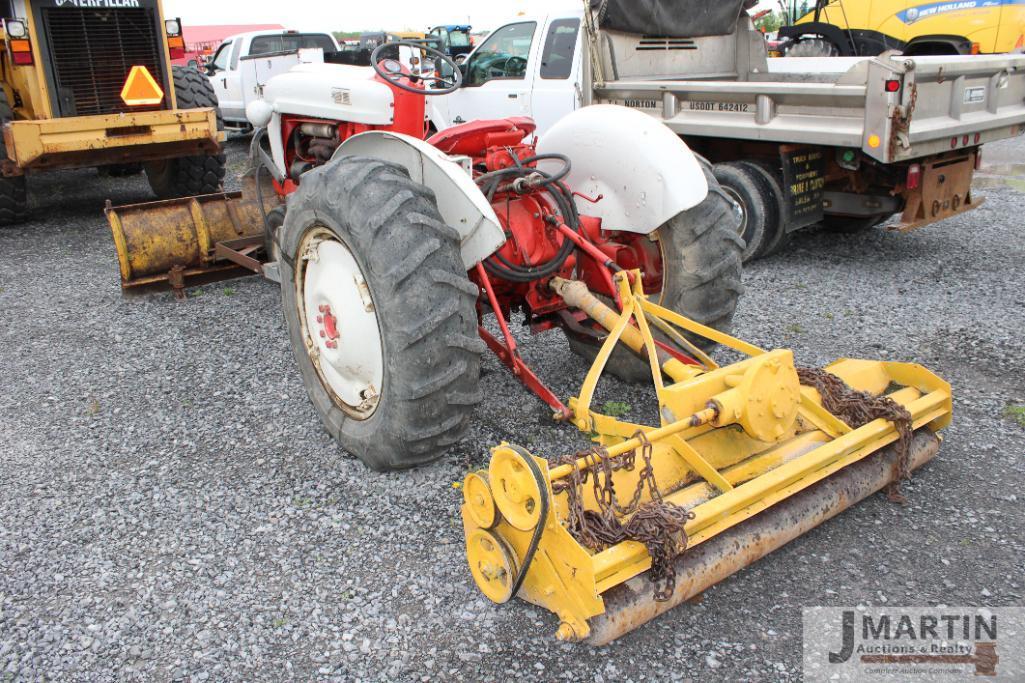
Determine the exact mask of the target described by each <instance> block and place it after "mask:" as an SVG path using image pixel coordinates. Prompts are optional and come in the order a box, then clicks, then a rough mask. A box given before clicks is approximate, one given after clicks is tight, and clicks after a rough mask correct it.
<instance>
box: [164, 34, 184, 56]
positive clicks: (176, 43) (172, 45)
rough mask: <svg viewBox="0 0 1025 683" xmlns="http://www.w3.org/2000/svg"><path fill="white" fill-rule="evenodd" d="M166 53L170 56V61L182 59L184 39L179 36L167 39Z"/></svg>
mask: <svg viewBox="0 0 1025 683" xmlns="http://www.w3.org/2000/svg"><path fill="white" fill-rule="evenodd" d="M167 51H168V52H169V53H170V54H171V59H182V58H183V57H185V39H184V38H182V37H181V36H174V37H171V38H168V39H167Z"/></svg>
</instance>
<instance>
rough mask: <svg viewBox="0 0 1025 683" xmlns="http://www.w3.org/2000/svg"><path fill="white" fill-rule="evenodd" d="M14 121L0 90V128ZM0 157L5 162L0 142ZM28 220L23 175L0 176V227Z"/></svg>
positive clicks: (12, 111)
mask: <svg viewBox="0 0 1025 683" xmlns="http://www.w3.org/2000/svg"><path fill="white" fill-rule="evenodd" d="M13 120H14V109H12V108H11V103H10V101H9V100H8V99H7V92H6V91H5V90H4V89H3V88H0V126H3V124H5V123H7V122H8V121H13ZM0 155H3V156H2V157H0V159H2V160H3V161H7V160H8V159H9V158H10V157H8V156H7V147H6V146H5V145H4V144H3V141H2V140H0ZM26 218H28V186H27V183H26V181H25V176H24V175H15V176H5V175H0V225H15V224H17V223H21V222H23V221H24V220H25V219H26Z"/></svg>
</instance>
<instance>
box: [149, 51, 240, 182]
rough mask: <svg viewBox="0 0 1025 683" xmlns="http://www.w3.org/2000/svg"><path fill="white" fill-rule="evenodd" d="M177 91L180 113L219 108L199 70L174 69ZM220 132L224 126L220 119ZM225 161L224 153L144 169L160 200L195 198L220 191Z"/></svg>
mask: <svg viewBox="0 0 1025 683" xmlns="http://www.w3.org/2000/svg"><path fill="white" fill-rule="evenodd" d="M172 71H173V74H174V90H175V96H176V98H175V99H176V103H177V106H178V108H179V109H205V108H207V107H213V108H214V109H216V108H217V94H216V93H215V92H214V89H213V86H212V85H210V81H209V80H208V79H207V78H206V76H204V75H203V74H201V73H200V72H199V71H198V70H197V69H194V68H191V67H180V66H176V67H174V68H173V70H172ZM217 129H218V130H224V122H223V121H221V118H220V116H218V117H217ZM225 163H226V159H225V156H224V154H223V153H222V152H218V153H216V154H203V155H198V156H191V157H177V158H174V159H162V160H160V161H154V162H150V163H148V164H146V165H145V169H146V177H147V178H148V179H149V184H150V187H151V188H153V192H154V193H155V194H156V195H157V196H158V197H160V198H161V199H174V198H177V197H192V196H195V195H201V194H213V193H215V192H220V191H221V183H222V182H223V180H224V173H225V169H224V167H225Z"/></svg>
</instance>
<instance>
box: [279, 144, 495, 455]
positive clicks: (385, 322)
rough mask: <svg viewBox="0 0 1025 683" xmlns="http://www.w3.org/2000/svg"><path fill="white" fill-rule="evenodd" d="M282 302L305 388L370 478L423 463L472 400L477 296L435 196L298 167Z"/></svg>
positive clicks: (377, 174)
mask: <svg viewBox="0 0 1025 683" xmlns="http://www.w3.org/2000/svg"><path fill="white" fill-rule="evenodd" d="M280 243H281V251H282V258H281V261H280V268H281V294H282V307H283V309H284V314H285V319H286V322H287V324H288V329H289V335H290V338H291V343H292V348H293V351H294V353H295V358H296V361H297V363H298V365H299V368H300V370H301V372H302V377H303V382H304V383H305V385H306V390H307V392H308V393H309V395H310V398H311V399H312V401H313V405H314V406H315V407H316V410H317V412H318V413H319V414H320V417H321V418H322V420H323V422H324V424H325V426H326V427H327V430H328V431H329V432H330V433H331V435H332V436H334V437H335V438H336V439H337V440H338V442H339V443H340V444H341V446H342V447H343V448H344V449H345V450H346V451H348V452H349V453H352V454H353V455H355V456H356V457H358V458H359V459H360V460H362V461H363V462H364V463H366V464H367V465H368V466H370V467H371V468H373V469H375V470H378V471H390V470H400V469H406V468H409V467H414V466H417V465H421V464H423V463H427V462H430V461H432V460H435V459H437V458H439V457H441V456H442V455H444V454H445V453H446V451H447V450H448V449H449V448H451V447H452V446H454V445H455V444H457V443H458V442H459V441H460V439H461V438H462V436H463V434H464V432H465V431H466V428H467V426H468V425H469V423H470V420H471V419H472V417H473V410H474V407H475V406H476V404H477V403H479V402H480V400H481V393H480V386H479V385H480V363H481V355H482V354H483V353H484V350H485V347H484V344H483V342H481V340H480V338H479V336H478V333H477V311H476V302H477V297H478V294H479V290H478V288H477V287H476V285H474V284H473V283H471V282H470V280H469V278H467V275H466V267H465V266H464V265H463V262H462V258H461V256H460V240H459V234H458V232H456V230H454V229H453V228H451V227H449V226H447V225H445V223H443V222H442V219H441V215H440V214H439V212H438V208H437V204H436V201H435V198H434V194H433V193H432V192H431V191H430V190H429V189H427V188H425V187H424V186H422V185H420V184H418V183H415V182H413V181H412V180H411V179H410V177H409V174H408V173H407V172H406V170H405V169H404V168H402V167H400V166H397V165H395V164H391V163H387V162H384V161H381V160H378V159H372V158H367V157H342V158H339V159H336V160H334V161H331V162H330V163H328V164H325V165H324V166H321V167H319V168H317V169H315V170H312V171H309V172H308V173H307V174H306V175H304V176H303V182H302V185H301V186H300V187H299V190H298V191H297V192H296V193H295V194H294V195H292V197H291V198H290V199H289V203H288V211H287V213H286V216H285V223H284V226H283V227H282V230H281V238H280Z"/></svg>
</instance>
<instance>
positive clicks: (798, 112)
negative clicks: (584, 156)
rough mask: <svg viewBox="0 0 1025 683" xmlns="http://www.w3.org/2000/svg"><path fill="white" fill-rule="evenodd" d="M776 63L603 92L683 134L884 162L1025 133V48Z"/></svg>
mask: <svg viewBox="0 0 1025 683" xmlns="http://www.w3.org/2000/svg"><path fill="white" fill-rule="evenodd" d="M768 64H769V68H768V70H767V72H766V71H764V70H762V71H761V72H760V73H757V72H755V73H749V74H746V75H745V78H744V79H741V78H740V77H738V74H737V73H735V72H732V73H725V72H724V73H718V74H716V73H705V74H700V77H698V78H689V79H670V78H657V79H655V78H622V79H615V80H608V81H606V82H604V83H597V84H596V85H595V89H594V94H595V100H596V101H600V102H613V103H619V104H622V103H626V104H627V105H629V106H632V107H636V108H640V109H643V110H646V111H648V112H649V113H650V114H652V115H653V116H656V117H659V118H660V119H662V120H663V121H664V122H665V124H666V125H667V126H669V127H670V128H671V129H672V130H673V131H675V132H676V133H678V134H680V135H684V136H706V137H721V138H732V139H740V140H759V141H767V142H776V143H794V144H817V145H827V146H833V147H848V148H856V149H861V150H862V151H863V152H864V153H865V154H867V155H868V156H870V157H872V158H874V159H877V160H878V161H881V162H884V163H890V162H894V161H902V160H906V159H915V158H921V157H925V156H929V155H932V154H937V153H940V152H944V151H949V150H951V149H960V148H962V147H969V146H976V145H979V144H982V143H986V142H991V141H994V140H1000V139H1003V138H1007V137H1013V136H1016V135H1020V134H1021V133H1022V132H1023V131H1025V55H992V56H971V57H877V58H830V59H807V58H793V59H773V60H768Z"/></svg>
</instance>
